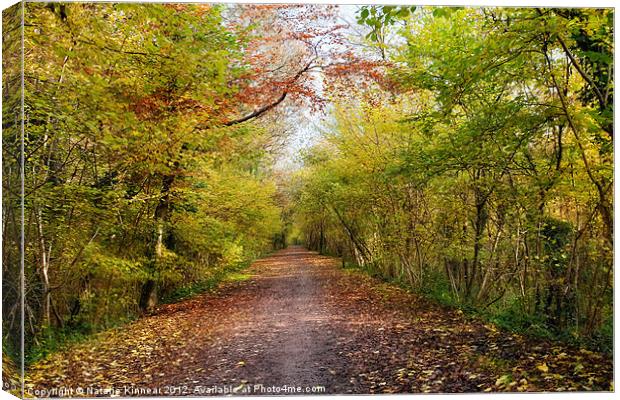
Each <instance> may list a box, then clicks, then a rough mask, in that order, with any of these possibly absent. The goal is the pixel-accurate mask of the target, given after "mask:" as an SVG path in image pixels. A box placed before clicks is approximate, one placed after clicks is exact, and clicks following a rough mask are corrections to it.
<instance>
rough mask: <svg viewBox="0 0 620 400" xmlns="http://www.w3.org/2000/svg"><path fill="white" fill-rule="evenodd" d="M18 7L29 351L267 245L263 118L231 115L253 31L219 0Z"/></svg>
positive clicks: (87, 329)
mask: <svg viewBox="0 0 620 400" xmlns="http://www.w3.org/2000/svg"><path fill="white" fill-rule="evenodd" d="M25 10H26V13H25V20H26V27H25V37H24V40H25V43H24V46H25V49H26V56H25V57H26V59H25V71H24V72H25V82H24V85H25V97H24V103H25V113H26V124H25V132H26V137H25V143H24V147H25V154H27V156H26V157H27V160H26V164H27V166H28V172H27V176H26V182H25V192H26V193H27V195H26V196H25V215H26V221H25V229H26V231H27V232H28V235H27V239H26V243H25V263H26V271H25V272H26V282H27V290H28V293H29V295H28V298H27V307H26V314H27V315H26V319H27V320H28V321H29V324H30V325H29V326H30V327H31V329H30V330H29V332H27V338H26V340H27V348H28V349H32V352H33V354H32V357H35V358H36V357H39V356H40V355H41V354H42V353H43V352H45V351H47V350H46V349H48V350H49V349H52V348H56V344H60V343H62V342H64V341H65V340H69V338H70V337H72V335H74V334H75V335H82V334H87V333H91V332H95V331H97V330H99V329H105V328H107V327H110V326H114V325H116V324H117V323H119V322H121V321H125V320H127V319H128V318H133V317H135V316H138V315H140V314H142V313H144V312H148V311H150V310H151V309H152V308H153V307H154V306H155V305H156V303H157V298H158V297H163V298H178V297H179V296H178V295H177V294H175V293H178V291H179V290H181V291H182V290H185V289H186V288H189V287H192V286H193V285H195V286H196V287H197V288H198V287H199V288H202V289H204V288H209V287H212V286H213V285H214V284H215V283H217V282H218V281H219V280H220V279H221V278H222V276H223V275H222V274H223V272H222V271H226V270H227V269H228V268H233V267H235V266H237V265H240V264H243V263H247V262H248V261H250V260H252V259H254V258H255V257H257V256H259V255H261V254H263V253H265V252H267V251H270V250H271V248H272V242H273V237H274V236H275V235H276V234H280V233H281V230H282V223H281V215H280V213H281V210H280V206H279V204H278V203H277V199H276V195H277V193H276V187H275V183H274V181H273V179H272V178H271V177H270V176H269V174H270V170H271V167H272V164H273V159H272V157H271V156H270V154H269V152H268V151H266V150H265V149H266V148H268V147H269V145H270V144H271V140H272V139H271V136H270V134H271V132H270V131H269V129H267V125H265V124H263V125H259V124H258V123H255V122H253V121H247V122H245V123H243V124H237V125H233V126H225V122H226V119H225V118H226V116H227V115H230V114H235V113H240V112H242V111H243V109H240V110H238V109H237V108H235V107H237V106H238V103H239V101H238V96H240V91H241V82H243V81H244V80H245V79H248V76H250V75H251V73H253V72H252V71H250V69H251V68H252V65H251V64H250V61H249V60H248V59H247V57H246V54H245V53H244V49H245V46H247V43H248V40H250V38H251V35H252V33H251V28H248V27H243V26H241V25H239V26H235V25H234V24H232V25H231V24H227V23H225V21H224V18H223V15H222V13H223V12H224V8H223V7H221V6H214V5H173V4H152V5H138V4H112V3H110V4H103V3H102V4H87V3H73V4H59V3H49V4H47V3H36V4H35V3H32V4H27V5H26V6H25ZM3 121H4V120H3ZM3 143H4V144H5V145H11V146H13V147H12V150H13V151H16V154H17V152H19V149H18V148H15V146H14V145H13V144H12V143H10V141H9V138H8V137H6V136H5V137H4V138H3ZM8 172H9V175H10V176H11V177H12V178H11V179H16V178H17V177H18V176H19V171H18V170H11V171H8ZM7 182H8V181H7ZM17 206H18V203H15V204H12V205H11V208H12V210H13V212H15V210H18V209H17V208H15V207H17ZM193 292H195V290H194V289H191V290H189V292H188V293H193Z"/></svg>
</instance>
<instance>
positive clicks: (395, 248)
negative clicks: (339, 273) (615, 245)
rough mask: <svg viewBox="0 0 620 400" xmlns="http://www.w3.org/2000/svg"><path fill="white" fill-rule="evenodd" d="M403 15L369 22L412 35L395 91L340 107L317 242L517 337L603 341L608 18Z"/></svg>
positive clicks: (325, 159)
mask: <svg viewBox="0 0 620 400" xmlns="http://www.w3.org/2000/svg"><path fill="white" fill-rule="evenodd" d="M398 9H399V8H398V7H388V8H387V10H385V8H384V7H374V6H369V7H363V8H362V9H361V11H360V14H359V18H358V19H359V23H360V24H364V25H368V26H371V28H372V29H373V31H374V32H379V31H380V30H381V29H385V28H386V27H389V26H392V25H393V26H394V27H396V29H397V30H398V32H399V34H400V36H401V40H400V41H395V43H398V44H396V45H394V46H392V48H391V49H390V50H391V51H390V52H388V53H385V54H390V55H392V60H391V61H393V64H392V65H391V66H390V67H388V68H387V74H388V75H389V76H391V77H392V80H393V82H394V85H395V86H396V88H393V87H392V89H391V90H392V92H390V93H383V94H376V93H375V94H373V95H374V96H373V97H372V100H368V97H364V96H359V97H353V98H351V99H348V100H346V101H343V103H342V104H338V105H337V106H336V107H335V109H334V111H333V114H332V116H333V121H334V122H333V124H331V125H330V126H327V127H326V129H325V130H326V133H325V134H324V135H323V142H322V143H320V144H318V145H316V146H315V147H314V148H312V149H310V150H309V151H307V153H306V155H305V158H304V167H303V168H302V170H301V171H300V172H299V174H298V176H297V179H298V181H297V182H296V184H295V187H296V190H297V193H296V194H295V195H294V198H295V202H296V223H297V227H298V228H297V229H298V230H299V231H301V233H302V235H303V237H304V240H305V243H306V244H307V245H308V246H309V247H311V248H313V249H316V250H319V251H320V252H322V253H328V254H337V255H340V256H342V257H344V259H345V260H346V262H353V263H355V264H358V265H360V266H361V267H362V268H364V269H371V270H372V271H373V272H375V273H378V274H380V275H381V276H382V277H383V278H384V279H386V280H388V281H397V282H404V283H406V284H408V285H409V286H410V287H412V288H414V289H415V290H418V291H420V292H422V293H424V294H425V295H426V296H428V297H430V298H433V299H435V300H436V301H439V302H441V303H443V304H447V305H451V306H457V307H459V308H461V309H464V310H469V311H471V312H475V313H479V314H482V315H484V316H485V317H486V318H490V319H492V320H494V321H496V322H497V323H498V324H500V325H502V326H504V327H508V328H510V329H513V330H517V331H521V332H525V333H528V334H535V335H539V336H545V337H554V338H563V339H566V340H571V341H575V340H576V341H579V342H585V341H587V340H586V338H588V337H590V336H592V335H595V332H604V331H605V329H604V322H603V321H604V316H605V315H608V313H610V312H611V309H612V305H611V295H610V293H611V290H610V289H611V287H612V275H611V265H612V257H611V254H612V253H611V251H610V250H611V247H610V245H611V243H612V241H613V236H612V227H613V215H612V211H611V204H612V197H611V191H610V190H609V188H611V187H612V185H613V177H612V175H613V161H612V158H611V157H610V155H611V150H610V147H609V144H610V143H611V136H610V135H609V134H608V133H609V127H608V125H607V124H608V122H609V121H607V122H606V120H605V118H606V117H605V110H604V109H602V108H601V104H599V103H597V101H594V100H593V99H598V98H599V94H600V92H602V91H606V92H607V93H608V96H607V97H606V99H607V100H609V99H610V98H611V97H612V96H613V88H612V83H611V78H610V77H609V76H608V75H606V73H603V72H601V70H600V69H599V70H598V72H595V71H596V68H598V67H602V66H604V65H607V66H609V64H606V62H608V61H609V58H608V57H606V54H608V53H609V52H610V51H611V49H610V48H609V47H607V44H608V43H611V41H610V40H611V39H610V36H609V35H610V32H612V30H613V28H612V26H611V25H610V24H609V15H610V11H609V10H594V9H591V10H590V9H587V10H585V9H584V10H580V11H574V12H573V11H570V10H562V9H552V10H548V9H503V8H483V9H475V8H434V9H426V8H423V9H421V10H420V11H419V12H418V11H416V18H409V17H406V16H404V17H403V21H404V22H406V23H403V24H398V26H397V24H394V22H393V21H394V18H397V15H398V14H397V10H398ZM371 39H372V40H376V39H377V38H375V37H372V38H371ZM379 39H381V38H379ZM379 41H381V40H379ZM382 43H383V44H384V45H385V42H382ZM595 43H596V44H595ZM584 46H585V47H588V48H591V49H595V50H593V51H594V52H595V53H596V54H590V53H587V54H586V53H584V52H583V51H582V47H584ZM595 65H596V66H595ZM586 70H587V71H586ZM594 75H596V78H593V76H594ZM603 87H605V89H604V90H603V89H601V88H603ZM603 100H605V99H603ZM605 101H606V100H605ZM608 106H609V105H608V104H607V103H605V107H608ZM608 339H609V337H608ZM608 339H607V341H608ZM602 342H605V340H603V341H601V343H602Z"/></svg>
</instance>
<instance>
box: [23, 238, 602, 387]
mask: <svg viewBox="0 0 620 400" xmlns="http://www.w3.org/2000/svg"><path fill="white" fill-rule="evenodd" d="M248 273H250V274H252V277H251V278H250V279H245V280H240V279H237V280H235V281H229V282H228V283H227V284H225V285H223V286H222V287H221V288H220V289H219V290H218V292H217V293H214V294H204V295H201V296H198V297H196V298H193V299H191V300H187V301H183V302H180V303H177V304H172V305H167V306H163V307H161V308H160V309H159V310H158V311H157V313H156V314H155V315H153V316H150V317H147V318H143V319H141V320H138V321H136V322H135V323H132V324H130V325H128V326H125V327H124V328H120V329H117V330H112V331H109V332H105V333H103V334H101V335H98V336H97V337H95V338H94V339H93V340H92V341H89V342H86V343H82V344H79V345H76V346H74V347H73V348H71V349H69V350H67V351H66V352H65V353H62V354H55V355H53V356H52V357H49V358H47V359H46V360H43V361H41V362H39V363H38V364H36V365H34V366H33V367H32V368H31V371H30V374H29V378H28V379H27V388H28V389H29V390H31V391H32V390H40V389H43V388H66V389H73V390H74V393H73V394H74V395H76V394H79V393H78V391H79V390H82V391H84V392H85V394H91V395H92V394H95V395H97V394H99V395H100V394H103V395H105V394H110V392H109V390H110V389H114V390H116V391H118V392H117V393H116V394H121V395H126V394H134V395H135V394H148V390H149V389H150V390H152V392H151V394H162V395H164V394H192V395H204V394H208V393H209V392H212V391H214V390H229V389H234V390H236V391H238V392H239V393H247V392H252V393H254V394H261V393H266V392H274V391H278V390H279V391H280V393H285V391H283V389H282V388H281V387H282V386H284V385H286V386H293V387H295V390H297V387H299V388H301V390H302V391H306V390H308V391H310V392H312V391H314V392H315V393H377V392H379V393H380V392H388V393H391V392H428V391H430V392H464V391H496V390H515V391H516V390H526V391H539V390H592V389H594V390H609V389H610V387H611V385H612V383H611V380H612V365H611V361H610V360H609V359H607V358H605V357H604V356H601V355H599V354H595V353H591V352H588V351H585V350H579V349H568V348H563V347H561V346H555V345H554V344H552V343H547V342H540V341H534V340H530V339H525V338H523V337H520V336H516V335H511V334H508V333H505V332H501V331H499V330H497V329H495V328H494V327H493V326H491V325H485V324H483V323H482V322H479V321H473V320H469V319H467V318H466V317H464V316H463V315H462V314H460V313H459V312H456V311H452V310H446V309H443V308H440V307H438V306H435V305H432V304H429V303H428V302H426V301H424V300H422V299H419V298H417V297H415V296H413V295H411V294H408V293H406V292H404V291H402V290H401V289H398V288H395V287H393V286H390V285H386V284H382V283H380V282H378V281H376V280H374V279H372V278H369V277H367V276H365V275H362V274H358V273H352V272H350V271H345V270H342V269H339V268H338V260H337V259H334V258H330V257H324V256H319V255H317V254H316V253H314V252H310V251H307V250H305V249H303V248H302V247H290V248H288V249H286V250H282V251H280V252H277V253H275V254H274V255H272V256H270V257H267V258H264V259H262V260H260V261H257V262H256V263H254V264H253V265H252V267H250V270H249V271H248ZM259 385H262V391H261V389H260V387H259ZM272 386H275V387H276V388H273V387H272ZM278 387H280V389H278ZM289 389H290V388H286V390H289ZM125 390H128V392H125ZM107 391H108V392H107ZM153 391H154V392H153ZM119 392H120V393H119ZM52 394H54V393H52Z"/></svg>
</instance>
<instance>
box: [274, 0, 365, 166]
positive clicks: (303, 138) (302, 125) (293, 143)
mask: <svg viewBox="0 0 620 400" xmlns="http://www.w3.org/2000/svg"><path fill="white" fill-rule="evenodd" d="M359 7H360V6H357V5H339V6H338V8H339V14H340V19H341V20H342V23H343V24H344V23H348V24H351V25H356V22H355V17H356V13H357V9H358V8H359ZM352 33H353V32H352ZM314 73H317V74H319V75H320V72H314ZM315 84H316V85H321V79H316V80H315ZM317 89H318V90H319V91H320V88H317ZM291 114H292V115H291V116H289V117H288V120H289V121H288V123H289V124H290V125H291V127H292V130H293V131H292V133H291V134H290V137H289V140H288V143H287V145H286V147H285V149H284V151H283V153H282V155H281V156H280V157H279V158H278V161H277V162H276V168H277V169H282V170H288V171H290V170H294V169H296V168H298V167H299V166H300V164H299V154H300V152H301V150H302V149H306V148H310V147H312V145H314V144H316V143H317V142H318V141H319V140H320V137H321V133H320V130H321V127H322V126H323V124H324V121H325V120H326V119H328V118H329V106H327V107H326V109H325V110H324V111H323V112H312V111H311V110H309V109H297V110H295V112H294V113H291Z"/></svg>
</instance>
